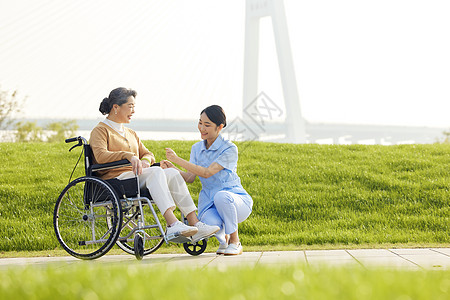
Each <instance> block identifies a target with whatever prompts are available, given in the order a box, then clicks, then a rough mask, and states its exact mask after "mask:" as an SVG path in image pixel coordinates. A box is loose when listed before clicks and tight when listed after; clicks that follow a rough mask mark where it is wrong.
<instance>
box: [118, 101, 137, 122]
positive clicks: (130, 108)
mask: <svg viewBox="0 0 450 300" xmlns="http://www.w3.org/2000/svg"><path fill="white" fill-rule="evenodd" d="M113 110H114V114H115V116H114V117H115V119H116V121H115V122H117V123H130V121H131V116H132V115H133V114H134V97H133V96H130V97H128V101H127V102H126V103H124V104H122V105H120V106H119V105H117V106H116V105H115V107H114V108H113ZM116 113H117V114H116Z"/></svg>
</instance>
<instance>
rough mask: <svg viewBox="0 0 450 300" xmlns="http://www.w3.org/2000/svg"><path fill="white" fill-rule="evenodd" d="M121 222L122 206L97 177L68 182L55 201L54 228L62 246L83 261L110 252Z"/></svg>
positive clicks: (110, 190) (109, 188)
mask: <svg viewBox="0 0 450 300" xmlns="http://www.w3.org/2000/svg"><path fill="white" fill-rule="evenodd" d="M121 223H122V211H121V209H120V203H119V201H118V199H117V197H116V195H115V194H114V192H113V190H112V189H111V187H110V186H109V185H108V184H106V183H105V182H104V181H103V180H101V179H99V178H95V177H81V178H78V179H75V180H74V181H72V182H71V183H69V184H68V185H67V186H66V187H65V188H64V190H63V191H62V193H61V194H60V195H59V197H58V200H57V201H56V206H55V210H54V212H53V226H54V229H55V233H56V237H57V239H58V241H59V243H60V244H61V246H62V247H63V248H64V249H65V250H66V251H67V252H68V253H69V254H71V255H73V256H75V257H77V258H81V259H95V258H98V257H100V256H102V255H104V254H105V253H107V252H108V251H109V250H110V249H111V247H112V246H114V243H115V242H116V240H117V237H118V236H119V233H120V224H121Z"/></svg>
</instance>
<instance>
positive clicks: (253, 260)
mask: <svg viewBox="0 0 450 300" xmlns="http://www.w3.org/2000/svg"><path fill="white" fill-rule="evenodd" d="M91 262H92V263H114V264H122V263H130V262H136V259H135V258H134V256H132V255H105V256H103V257H101V258H99V259H97V260H94V261H91ZM77 263H83V261H81V260H79V259H76V258H73V257H70V256H68V257H32V258H2V259H0V269H4V268H8V267H11V266H18V265H43V264H44V265H46V264H59V265H64V264H69V265H72V264H77ZM138 263H141V264H149V265H165V266H170V267H175V268H176V267H180V268H186V267H191V268H219V269H221V268H227V267H231V266H244V265H245V266H252V267H254V266H261V265H267V266H287V265H292V264H296V263H298V264H307V265H310V266H343V265H345V266H360V267H363V268H373V267H381V268H397V269H407V270H421V269H427V270H430V269H432V270H449V269H450V248H421V249H359V250H358V249H355V250H302V251H273V252H271V251H264V252H244V254H242V255H239V256H223V255H220V256H219V255H216V254H215V253H204V254H202V255H199V256H191V255H189V254H157V253H154V254H150V255H148V256H145V257H144V259H143V260H142V261H140V262H138Z"/></svg>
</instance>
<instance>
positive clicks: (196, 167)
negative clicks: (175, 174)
mask: <svg viewBox="0 0 450 300" xmlns="http://www.w3.org/2000/svg"><path fill="white" fill-rule="evenodd" d="M226 125H227V121H226V117H225V113H224V111H223V109H222V108H221V107H220V106H218V105H211V106H209V107H207V108H205V109H204V110H203V111H202V112H201V113H200V119H199V121H198V130H199V131H200V134H201V138H202V141H200V142H198V143H196V144H194V145H193V146H192V149H191V156H190V160H189V161H186V160H184V159H182V158H180V157H178V156H177V155H176V154H175V152H174V151H173V150H172V149H170V148H166V157H167V159H168V160H169V161H162V162H161V166H162V167H163V168H169V169H171V168H175V169H177V170H178V171H179V172H180V174H181V175H182V176H183V178H184V179H185V180H186V181H187V182H193V181H194V180H195V177H196V176H198V177H199V178H200V181H201V183H202V190H201V192H200V195H199V197H198V206H199V218H200V220H202V222H205V223H206V224H211V225H217V226H219V227H220V228H222V230H221V231H220V232H218V233H217V234H216V237H217V239H218V240H219V243H220V246H219V249H218V250H217V252H216V253H217V254H225V255H239V254H242V245H241V243H240V241H239V235H238V223H241V222H243V221H244V220H246V219H247V218H248V216H249V215H250V213H251V211H252V206H253V200H252V197H250V195H249V194H248V193H247V192H246V191H245V190H244V188H243V187H242V185H241V180H240V179H239V176H238V175H237V174H236V169H237V161H238V149H237V147H236V145H234V144H233V143H232V142H230V141H228V140H225V139H224V138H223V137H222V136H221V135H220V132H221V131H222V129H223V128H224V127H225V126H226ZM171 162H174V163H176V164H178V165H180V166H181V167H183V168H185V169H186V170H187V172H184V171H181V170H180V169H178V168H176V167H175V166H174V165H173V164H172V163H171Z"/></svg>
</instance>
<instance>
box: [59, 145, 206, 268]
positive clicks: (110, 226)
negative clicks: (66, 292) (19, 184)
mask: <svg viewBox="0 0 450 300" xmlns="http://www.w3.org/2000/svg"><path fill="white" fill-rule="evenodd" d="M65 142H66V143H72V142H78V143H77V144H76V145H74V146H72V147H71V148H70V149H69V151H72V149H74V148H76V147H79V146H82V147H83V150H82V151H81V153H80V157H79V158H78V161H77V163H76V165H75V167H74V171H75V169H76V168H77V165H78V163H79V161H80V159H81V157H83V153H84V167H85V176H83V177H80V178H77V179H75V180H73V181H70V180H71V179H69V184H68V185H67V186H66V187H65V188H64V189H63V191H62V192H61V194H60V195H59V197H58V199H57V201H56V205H55V209H54V212H53V227H54V230H55V234H56V238H57V239H58V241H59V243H60V244H61V246H62V247H63V248H64V250H65V251H67V252H68V253H69V254H70V255H72V256H74V257H76V258H79V259H85V260H90V259H96V258H99V257H101V256H103V255H105V254H106V253H107V252H108V251H109V250H110V249H111V248H112V247H113V246H114V244H117V246H118V247H119V248H120V249H122V250H123V251H125V252H126V253H128V254H131V255H135V256H136V258H137V259H138V260H141V259H142V258H143V256H145V255H148V254H150V253H153V252H155V251H156V250H157V249H158V248H159V247H161V245H162V244H163V243H164V242H165V243H166V244H168V243H169V242H174V243H182V244H183V247H184V250H185V251H186V252H187V253H189V254H190V255H200V254H202V253H203V252H204V251H205V249H206V246H207V239H203V240H200V241H197V242H193V241H192V239H191V238H190V237H184V236H182V235H180V234H179V233H175V234H171V235H166V230H165V229H164V228H163V227H164V226H163V224H164V223H165V220H164V218H162V216H161V217H159V216H158V214H157V213H156V211H155V208H154V206H156V205H155V204H154V202H153V201H152V198H151V195H150V194H149V192H148V189H147V188H144V189H142V190H141V189H139V177H137V176H136V177H134V178H130V179H126V180H118V179H115V178H114V179H109V180H103V179H100V178H99V177H97V176H96V174H97V173H96V172H98V171H101V170H107V169H113V168H119V167H123V166H130V165H131V163H130V162H129V161H128V160H126V159H124V160H120V161H116V162H111V163H106V164H93V153H92V149H91V147H90V145H89V143H88V141H87V140H86V139H85V138H83V137H81V136H78V137H74V138H70V139H66V140H65ZM155 165H156V166H158V165H159V164H154V165H153V166H155ZM74 171H73V172H74ZM73 172H72V174H73ZM70 177H72V175H71V176H70ZM182 219H183V221H184V222H185V223H187V220H186V218H185V217H184V216H183V215H182Z"/></svg>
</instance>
